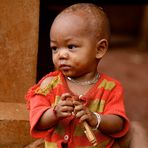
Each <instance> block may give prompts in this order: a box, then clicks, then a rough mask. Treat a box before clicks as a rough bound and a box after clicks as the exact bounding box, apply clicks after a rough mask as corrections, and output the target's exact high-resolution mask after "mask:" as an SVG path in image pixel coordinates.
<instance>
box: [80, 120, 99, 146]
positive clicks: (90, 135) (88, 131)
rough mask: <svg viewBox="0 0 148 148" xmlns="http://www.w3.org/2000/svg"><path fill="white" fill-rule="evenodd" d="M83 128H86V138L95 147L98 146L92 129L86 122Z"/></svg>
mask: <svg viewBox="0 0 148 148" xmlns="http://www.w3.org/2000/svg"><path fill="white" fill-rule="evenodd" d="M83 126H84V128H85V131H84V133H85V134H86V137H87V138H88V140H89V142H90V143H92V144H93V146H97V145H98V143H97V139H96V137H95V135H94V133H93V131H92V129H91V127H90V126H89V125H88V123H87V122H86V121H84V122H83Z"/></svg>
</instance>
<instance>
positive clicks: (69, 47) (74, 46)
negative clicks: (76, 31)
mask: <svg viewBox="0 0 148 148" xmlns="http://www.w3.org/2000/svg"><path fill="white" fill-rule="evenodd" d="M76 47H77V46H76V45H73V44H71V45H68V49H74V48H76Z"/></svg>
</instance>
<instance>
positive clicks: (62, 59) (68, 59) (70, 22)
mask: <svg viewBox="0 0 148 148" xmlns="http://www.w3.org/2000/svg"><path fill="white" fill-rule="evenodd" d="M87 22H88V21H87V20H86V19H85V18H84V17H83V15H81V14H80V15H75V14H72V13H70V14H69V13H68V14H67V13H65V14H62V15H60V16H59V17H58V18H56V20H55V21H54V22H53V24H52V27H51V31H50V38H51V41H50V46H51V49H52V54H53V62H54V65H55V67H56V69H59V70H61V71H62V73H63V74H64V76H65V77H72V78H73V79H75V80H78V81H82V82H83V81H89V80H92V79H93V78H94V77H95V75H96V73H97V67H98V63H99V61H100V59H101V58H102V57H103V56H104V54H105V53H106V51H107V48H108V41H107V39H106V38H103V37H99V38H98V36H96V34H95V33H94V34H93V31H92V34H90V32H91V28H93V27H94V26H91V27H90V26H89V25H90V24H88V23H87ZM66 81H67V84H68V86H69V88H70V90H71V91H72V92H73V94H75V96H72V95H71V94H69V93H66V94H63V95H62V96H61V100H60V101H59V102H58V104H57V105H56V107H55V110H56V116H55V114H54V112H53V108H50V109H48V110H47V111H45V112H44V114H43V115H42V116H41V118H40V120H39V122H38V123H37V125H36V128H37V130H43V129H50V128H51V127H53V126H54V125H55V124H56V123H57V122H58V121H59V120H60V119H62V118H67V117H69V116H71V115H72V114H73V113H74V115H75V118H78V119H79V121H80V123H81V122H83V121H87V123H88V124H89V125H90V126H91V127H95V126H96V125H97V118H96V116H95V115H94V114H93V113H92V112H91V111H89V109H88V108H87V107H86V106H84V105H83V103H82V102H81V101H80V99H79V98H78V96H79V95H80V94H85V93H86V92H87V91H88V90H89V89H90V88H91V87H92V86H93V85H94V84H92V85H87V86H84V87H82V86H78V85H77V84H75V83H73V82H71V81H68V80H66ZM80 88H81V89H80ZM49 117H50V118H49ZM123 123H124V121H123V119H122V118H121V117H119V116H117V115H101V123H100V126H99V130H101V131H102V132H103V133H106V134H113V133H116V132H119V131H120V130H122V128H123Z"/></svg>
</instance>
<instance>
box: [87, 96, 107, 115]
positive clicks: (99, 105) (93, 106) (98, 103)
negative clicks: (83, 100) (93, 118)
mask: <svg viewBox="0 0 148 148" xmlns="http://www.w3.org/2000/svg"><path fill="white" fill-rule="evenodd" d="M104 106H105V100H99V99H96V100H93V101H91V102H90V105H89V108H90V110H91V111H93V112H100V113H101V112H103V110H104Z"/></svg>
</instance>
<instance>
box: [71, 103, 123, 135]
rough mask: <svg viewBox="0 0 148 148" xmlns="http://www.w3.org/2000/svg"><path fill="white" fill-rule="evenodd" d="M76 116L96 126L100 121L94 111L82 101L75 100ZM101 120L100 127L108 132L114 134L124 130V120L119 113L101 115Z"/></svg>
mask: <svg viewBox="0 0 148 148" xmlns="http://www.w3.org/2000/svg"><path fill="white" fill-rule="evenodd" d="M74 105H75V109H74V112H75V116H76V117H77V118H79V119H80V122H83V121H87V122H88V124H89V125H90V126H91V127H92V128H95V127H96V125H97V123H98V121H97V117H96V115H95V114H94V113H92V112H90V111H89V109H88V108H87V107H85V106H84V105H83V104H82V103H81V102H80V101H74ZM100 117H101V122H100V125H99V129H100V130H101V132H103V133H106V134H114V133H117V132H119V131H120V130H122V128H123V122H124V120H123V119H122V118H121V117H120V116H117V115H111V114H110V115H100Z"/></svg>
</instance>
